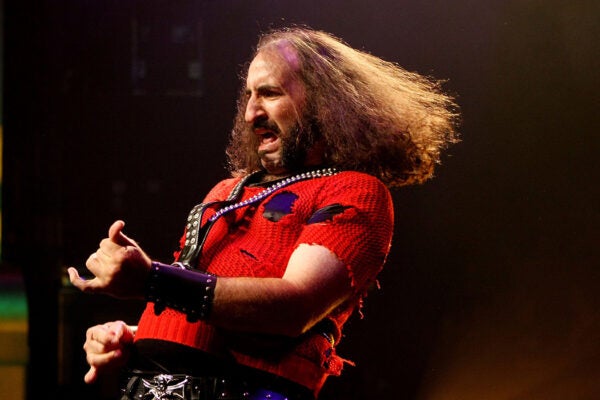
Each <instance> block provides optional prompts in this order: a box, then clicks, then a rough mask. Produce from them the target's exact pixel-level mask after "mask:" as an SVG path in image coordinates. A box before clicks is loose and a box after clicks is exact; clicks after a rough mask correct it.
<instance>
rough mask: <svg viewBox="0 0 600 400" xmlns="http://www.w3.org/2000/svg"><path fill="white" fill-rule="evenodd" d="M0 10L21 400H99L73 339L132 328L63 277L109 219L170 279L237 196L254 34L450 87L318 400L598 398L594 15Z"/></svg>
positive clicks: (537, 6)
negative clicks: (213, 201) (450, 137)
mask: <svg viewBox="0 0 600 400" xmlns="http://www.w3.org/2000/svg"><path fill="white" fill-rule="evenodd" d="M2 5H3V28H4V29H3V50H4V55H3V66H2V70H3V86H2V91H3V101H2V106H3V110H2V125H3V133H4V144H3V170H2V174H3V180H2V226H3V229H2V271H3V272H2V274H1V278H2V279H3V282H4V279H5V277H6V276H16V277H17V278H15V279H17V280H19V281H20V282H24V285H22V286H21V288H24V289H15V290H12V289H11V290H7V289H5V287H4V286H2V294H3V296H4V295H5V294H7V293H9V292H13V293H14V292H17V293H21V300H20V301H21V303H20V304H21V306H20V307H21V308H20V310H22V311H21V314H20V317H19V318H20V319H21V321H22V322H21V325H20V327H21V330H20V332H21V333H20V335H21V336H19V337H20V338H21V339H15V338H11V339H10V343H11V345H7V346H4V345H3V346H1V347H0V359H1V360H4V359H6V358H7V357H8V356H9V355H10V354H11V353H10V352H11V351H12V350H9V349H11V348H17V347H18V346H21V345H20V344H19V343H21V344H23V343H25V344H26V345H25V344H23V345H22V348H23V349H24V352H22V353H21V354H22V355H23V357H25V358H22V359H20V360H22V361H19V363H17V364H18V365H20V368H22V369H25V368H26V371H25V372H22V375H20V376H21V380H24V381H25V382H23V385H22V387H23V389H22V390H21V391H18V387H21V386H18V385H20V383H17V381H15V383H14V385H17V386H18V387H17V386H15V387H14V391H12V392H11V393H12V394H13V395H14V396H16V397H15V398H23V397H24V396H26V397H27V398H31V399H34V398H40V397H43V396H45V398H47V397H50V398H63V399H68V398H74V399H75V398H93V391H91V390H90V388H86V387H84V385H83V384H82V376H83V374H84V373H85V360H84V354H83V351H82V350H81V345H82V343H83V339H84V335H85V329H86V328H87V326H89V325H91V324H94V323H97V322H102V321H103V320H104V319H115V318H122V319H125V320H127V321H128V322H132V323H134V322H135V320H136V316H137V314H138V312H139V309H140V307H141V305H140V304H137V303H121V302H117V301H115V300H113V299H109V298H105V297H101V296H83V295H81V294H80V293H78V292H76V291H74V290H73V289H72V288H71V287H69V285H68V283H67V282H66V280H65V268H66V267H67V266H70V265H76V266H79V267H80V268H81V269H82V270H83V268H84V267H83V265H84V263H85V260H86V259H87V257H88V255H89V254H90V253H91V252H93V251H94V250H95V249H96V247H97V245H98V242H99V240H100V239H101V238H102V237H103V236H104V235H105V234H106V230H107V229H108V226H109V225H110V223H111V222H112V221H113V220H115V219H124V220H125V221H126V222H127V226H126V228H125V230H126V232H127V233H128V234H129V235H131V236H132V237H134V238H136V239H137V240H138V241H139V242H140V243H141V244H142V245H143V246H144V248H145V249H147V250H148V252H149V253H150V254H151V255H152V256H153V257H154V258H157V259H160V260H162V261H165V262H168V261H170V259H171V257H172V252H173V251H174V250H175V248H176V247H177V244H178V238H179V235H180V234H181V231H182V229H183V220H184V218H185V217H186V215H187V212H188V210H189V209H190V208H191V207H192V206H193V205H195V204H196V203H198V202H199V201H200V200H201V199H202V197H203V196H204V194H205V193H206V192H207V190H208V189H209V188H210V187H211V186H212V185H213V184H214V183H215V182H217V181H218V180H219V179H221V178H223V177H225V176H226V172H225V168H224V166H225V163H226V160H225V157H224V151H223V150H224V147H225V145H226V143H227V137H228V134H229V131H230V129H231V125H232V121H233V117H234V112H235V102H236V98H237V93H238V91H239V89H240V87H241V82H240V79H239V76H240V73H241V72H242V71H243V69H244V65H245V63H246V62H247V61H248V58H249V57H250V55H251V53H252V46H253V45H254V44H255V42H256V38H257V35H258V34H259V33H260V32H262V31H265V30H268V29H270V28H273V27H279V26H284V25H289V24H306V25H309V26H311V27H313V28H316V29H323V30H326V31H329V32H331V33H333V34H335V35H337V36H339V37H341V38H343V39H344V40H345V41H347V42H348V43H349V44H350V45H352V46H354V47H357V48H360V49H364V50H367V51H369V52H371V53H373V54H375V55H377V56H380V57H383V58H385V59H387V60H390V61H394V62H397V63H399V64H401V65H403V66H404V67H405V68H407V69H408V70H411V71H416V72H420V73H422V74H426V75H433V76H435V77H437V78H440V79H445V80H446V82H445V88H446V89H447V90H448V91H449V92H451V93H454V94H456V95H457V101H458V103H459V104H460V105H461V107H462V112H463V124H462V142H461V143H459V144H458V145H455V146H453V147H452V148H450V149H449V151H448V153H447V154H446V155H445V157H444V159H443V164H442V165H441V166H440V168H439V169H438V170H437V172H436V177H435V179H434V180H432V181H431V182H428V183H427V184H425V185H423V186H417V187H408V188H403V189H400V190H398V191H396V192H394V194H393V196H394V200H395V205H396V232H395V237H394V246H393V250H392V253H391V255H390V257H389V261H388V263H387V266H386V268H385V269H384V271H383V273H382V275H381V277H380V283H381V290H374V291H373V292H372V293H370V295H369V297H368V299H367V301H366V304H365V307H364V309H363V313H364V318H363V319H361V318H358V317H357V318H354V319H352V320H351V321H350V323H349V326H348V337H347V338H344V340H343V341H342V342H341V344H340V348H339V352H340V354H341V355H342V356H343V357H345V358H348V359H350V360H353V361H354V362H355V363H356V367H351V366H348V367H347V368H346V369H345V371H344V375H343V376H342V377H340V378H332V379H331V380H330V381H329V382H328V384H327V385H326V387H325V389H324V391H323V396H322V397H323V398H324V399H333V400H341V399H349V400H353V399H356V400H358V399H360V400H371V399H380V398H388V399H396V398H403V399H419V400H421V399H423V400H450V399H461V400H470V399H481V398H485V399H491V400H513V399H540V400H542V399H543V400H553V399H557V400H558V399H561V400H562V399H578V400H579V399H596V398H598V396H599V395H600V384H599V383H598V381H600V380H599V379H597V378H598V376H600V371H599V369H600V367H599V366H600V345H599V343H600V341H599V340H598V338H599V337H600V312H599V311H598V310H600V295H599V294H598V287H600V274H599V272H598V271H599V268H598V267H599V266H600V250H599V249H600V245H599V244H600V228H599V227H600V206H599V205H600V189H599V185H598V184H597V182H598V181H600V179H599V178H600V168H599V167H600V165H598V164H599V162H598V156H597V154H598V153H599V150H600V139H598V135H597V132H598V131H599V128H600V126H599V119H600V117H599V113H598V106H599V104H600V102H599V96H598V93H599V92H600V84H599V83H600V82H599V79H600V77H599V74H598V71H599V70H600V68H599V67H600V65H599V64H600V58H599V54H600V51H599V50H600V49H599V44H598V40H597V38H598V37H600V35H599V33H600V32H599V29H600V28H599V25H598V23H597V21H598V17H599V16H600V3H599V2H597V1H593V0H574V1H570V2H563V1H558V0H547V1H543V2H542V1H535V0H530V1H518V0H512V1H500V0H490V1H486V2H476V1H467V0H457V1H453V2H442V1H431V0H428V1H420V2H408V1H397V0H394V1H392V0H379V1H377V2H368V1H364V0H361V1H358V0H350V1H348V0H345V1H342V0H329V1H317V0H307V1H303V2H291V1H278V2H275V1H267V0H256V1H252V2H249V1H244V0H223V1H212V0H180V1H165V0H150V1H137V0H126V1H123V0H121V1H114V0H112V1H111V0H104V1H94V2H92V1H81V0H77V1H75V0H52V1H50V0H41V1H37V2H32V1H16V0H3V4H2ZM6 282H10V280H8V281H6ZM12 287H13V288H14V286H12ZM3 304H4V303H3ZM3 326H7V325H3ZM23 338H24V339H23ZM18 340H24V342H18ZM3 354H4V355H3ZM23 360H24V361H23ZM0 363H4V361H2V362H0ZM2 365H4V364H2ZM0 387H2V386H0ZM0 397H2V396H0ZM3 398H4V397H3Z"/></svg>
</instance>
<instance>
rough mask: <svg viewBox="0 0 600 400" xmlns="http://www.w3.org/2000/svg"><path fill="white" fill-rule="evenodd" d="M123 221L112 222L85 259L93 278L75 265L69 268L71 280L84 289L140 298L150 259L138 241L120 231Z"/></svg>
mask: <svg viewBox="0 0 600 400" xmlns="http://www.w3.org/2000/svg"><path fill="white" fill-rule="evenodd" d="M124 226H125V223H124V222H123V221H116V222H114V223H113V224H112V225H111V227H110V229H109V230H108V237H107V238H105V239H103V240H102V241H101V242H100V247H99V248H98V250H97V251H96V252H95V253H93V254H92V255H91V256H90V257H89V258H88V260H87V262H86V264H85V265H86V266H87V268H88V270H90V272H91V273H92V274H94V278H93V279H90V280H86V279H84V278H81V277H80V276H79V273H78V272H77V269H75V268H69V269H68V273H69V279H70V280H71V283H72V284H73V285H74V286H75V287H77V288H79V289H80V290H81V291H83V292H91V293H104V294H108V295H111V296H114V297H120V298H140V299H141V298H143V296H144V284H145V282H146V279H147V277H148V273H149V271H150V268H151V265H152V260H150V258H149V257H148V256H147V255H146V253H144V251H143V250H142V249H141V248H140V246H138V244H137V243H136V242H135V241H134V240H132V239H130V238H128V237H127V236H125V234H124V233H123V232H122V230H123V227H124Z"/></svg>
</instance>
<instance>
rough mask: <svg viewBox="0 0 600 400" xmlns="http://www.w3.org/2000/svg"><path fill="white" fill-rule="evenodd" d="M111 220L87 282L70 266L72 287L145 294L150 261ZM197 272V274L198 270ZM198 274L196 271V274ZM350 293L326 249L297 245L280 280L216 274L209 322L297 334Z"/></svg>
mask: <svg viewBox="0 0 600 400" xmlns="http://www.w3.org/2000/svg"><path fill="white" fill-rule="evenodd" d="M123 226H124V223H123V222H122V221H117V222H115V223H114V224H113V225H112V226H111V228H110V229H109V235H108V238H106V239H104V240H102V242H101V243H100V247H99V249H98V250H97V251H96V253H94V254H92V255H91V256H90V257H89V259H88V261H87V263H86V266H87V267H88V269H89V270H90V271H91V272H92V273H93V274H94V278H93V279H91V280H85V279H83V278H81V277H80V276H79V274H78V273H77V270H76V269H75V268H69V276H70V279H71V282H72V283H73V285H74V286H76V287H78V288H79V289H80V290H82V291H84V292H92V293H105V294H109V295H113V296H116V297H128V298H143V297H144V286H145V283H146V281H147V279H148V274H149V270H150V266H151V263H152V262H151V260H150V258H148V256H147V255H146V254H145V253H144V252H143V251H142V249H141V248H140V247H139V246H138V245H137V244H136V243H135V242H134V241H133V240H132V239H130V238H128V237H127V236H125V235H124V234H123V233H122V232H121V231H122V229H123ZM198 273H199V272H198ZM199 274H200V273H199ZM351 292H352V289H351V285H350V278H349V276H348V271H347V270H346V267H345V266H344V264H343V263H342V262H341V261H340V260H339V259H338V258H337V257H336V256H335V255H334V254H333V253H331V252H330V251H329V250H328V249H327V248H325V247H323V246H317V245H307V244H301V245H300V246H299V247H298V248H297V249H296V250H295V251H294V252H293V253H292V256H291V257H290V260H289V263H288V266H287V269H286V272H285V274H284V276H283V277H282V278H224V277H219V278H218V279H217V284H216V288H215V292H214V300H213V304H212V312H211V313H210V318H209V321H208V322H209V323H212V324H215V325H218V326H221V327H225V328H228V329H234V330H242V331H253V332H262V333H271V334H284V335H290V336H297V335H299V334H301V333H303V332H304V331H306V330H308V329H309V328H310V327H311V326H312V325H314V324H315V323H316V322H318V321H319V320H320V319H321V318H322V317H323V316H325V315H326V314H327V313H328V312H330V311H331V310H332V309H334V308H335V307H336V306H338V305H339V304H340V303H342V302H343V301H344V300H346V299H347V298H348V297H349V296H350V294H351Z"/></svg>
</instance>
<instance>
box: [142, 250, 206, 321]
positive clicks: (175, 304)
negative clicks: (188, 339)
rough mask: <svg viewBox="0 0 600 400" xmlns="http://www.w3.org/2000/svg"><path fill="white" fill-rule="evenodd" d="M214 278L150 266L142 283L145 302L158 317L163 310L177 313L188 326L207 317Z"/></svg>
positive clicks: (173, 266)
mask: <svg viewBox="0 0 600 400" xmlns="http://www.w3.org/2000/svg"><path fill="white" fill-rule="evenodd" d="M216 284H217V277H216V276H214V275H211V274H207V273H205V272H200V271H191V270H188V269H185V268H181V267H178V266H175V265H167V264H162V263H159V262H153V263H152V268H151V269H150V276H149V277H148V281H147V283H146V300H148V301H150V302H153V303H154V312H155V313H156V314H157V315H158V314H160V313H161V312H162V311H163V310H164V309H165V308H166V307H169V308H173V309H175V310H178V311H181V312H183V313H185V314H186V315H187V319H188V321H190V322H196V321H198V320H205V319H207V318H208V316H209V315H210V312H211V309H212V303H213V298H214V292H215V286H216Z"/></svg>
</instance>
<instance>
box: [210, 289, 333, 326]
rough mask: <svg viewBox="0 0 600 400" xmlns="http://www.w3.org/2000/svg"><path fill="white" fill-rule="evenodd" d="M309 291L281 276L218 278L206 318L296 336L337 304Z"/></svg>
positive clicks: (221, 324)
mask: <svg viewBox="0 0 600 400" xmlns="http://www.w3.org/2000/svg"><path fill="white" fill-rule="evenodd" d="M314 289H316V288H314ZM316 291H318V290H316ZM312 293H313V291H308V290H307V288H304V287H302V286H300V285H298V284H297V283H294V282H290V281H288V280H286V279H280V278H219V279H218V281H217V287H216V290H215V298H214V303H213V310H212V313H211V315H210V318H209V322H210V323H213V324H215V325H217V326H221V327H224V328H227V329H231V330H237V331H249V332H257V333H268V334H279V335H286V336H298V335H300V334H302V333H303V332H305V331H306V330H308V329H310V328H311V327H312V326H313V325H314V324H315V323H317V322H318V321H319V320H320V319H321V318H323V317H324V316H325V315H326V314H328V313H329V312H330V311H331V309H333V308H334V307H335V306H337V305H338V301H336V302H334V303H331V302H329V301H327V300H326V299H323V298H322V297H321V298H319V296H317V295H313V294H312ZM341 300H342V299H340V301H341Z"/></svg>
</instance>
